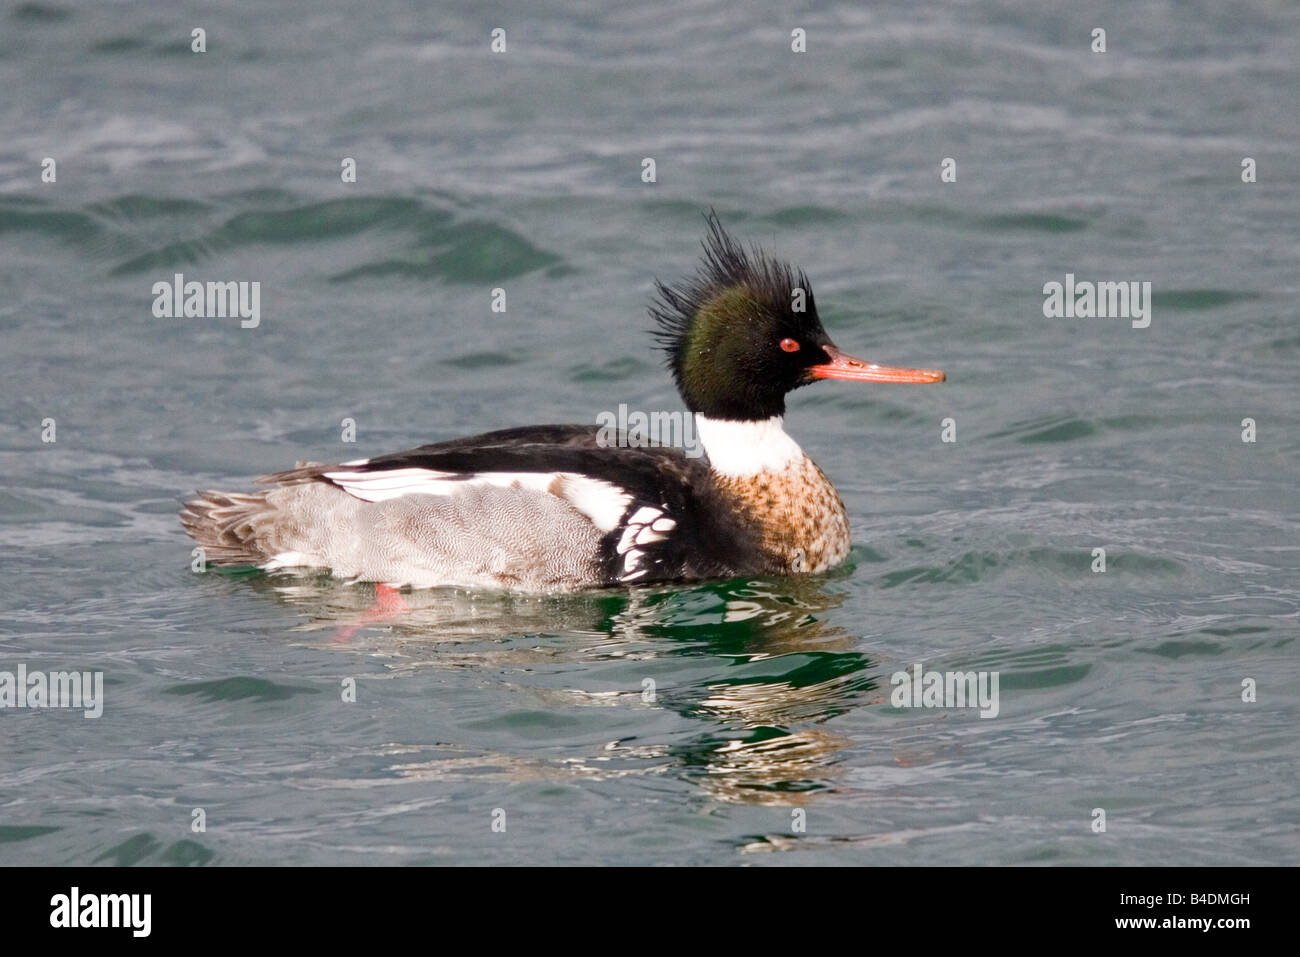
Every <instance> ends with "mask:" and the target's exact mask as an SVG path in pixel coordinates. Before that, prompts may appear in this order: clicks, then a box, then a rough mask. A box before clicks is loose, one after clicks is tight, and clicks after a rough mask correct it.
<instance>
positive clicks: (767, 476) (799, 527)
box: [715, 455, 851, 572]
mask: <svg viewBox="0 0 1300 957" xmlns="http://www.w3.org/2000/svg"><path fill="white" fill-rule="evenodd" d="M715 476H716V479H717V482H718V486H719V489H720V491H722V492H723V494H724V495H725V496H726V497H727V498H729V499H730V500H731V501H732V502H733V503H734V506H735V507H736V508H737V509H738V510H740V511H741V512H742V513H743V514H745V515H746V516H748V517H749V519H750V520H751V521H752V522H753V525H754V528H755V530H756V537H757V539H758V544H759V545H760V547H761V548H762V549H763V551H765V552H767V553H768V554H769V556H770V558H771V560H772V562H773V564H774V565H776V566H777V567H775V568H774V569H773V571H778V572H820V571H825V570H826V569H828V568H831V567H833V566H835V565H838V564H839V563H840V562H842V561H843V560H844V556H846V555H847V554H848V553H849V543H850V538H851V533H850V531H849V517H848V514H847V513H846V512H845V511H844V502H843V501H842V500H841V499H840V494H839V492H837V491H835V486H834V485H832V484H831V482H830V479H828V478H827V477H826V474H825V473H824V472H823V471H822V470H821V469H820V468H818V467H817V463H816V462H814V461H813V460H812V459H810V458H809V457H808V456H806V455H805V456H803V458H802V459H801V460H799V461H797V462H794V463H792V464H791V465H789V466H787V467H786V468H785V469H783V470H781V471H766V472H760V473H758V474H757V475H753V476H746V477H744V478H736V477H729V476H721V475H716V473H715Z"/></svg>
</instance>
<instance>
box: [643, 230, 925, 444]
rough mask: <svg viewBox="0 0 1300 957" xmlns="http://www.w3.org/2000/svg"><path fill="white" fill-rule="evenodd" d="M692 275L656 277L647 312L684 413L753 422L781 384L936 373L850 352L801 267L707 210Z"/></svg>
mask: <svg viewBox="0 0 1300 957" xmlns="http://www.w3.org/2000/svg"><path fill="white" fill-rule="evenodd" d="M708 224H709V234H708V236H706V237H705V239H704V243H703V245H704V258H703V261H702V262H701V263H700V267H699V269H698V271H697V272H696V274H695V275H694V276H692V277H690V278H689V279H686V280H683V281H682V282H680V283H678V284H676V285H672V286H668V285H664V284H663V283H661V282H656V283H655V285H656V288H657V289H658V296H657V298H656V299H655V302H654V304H653V305H651V307H650V315H651V316H652V317H653V318H654V319H655V321H656V323H657V324H658V329H657V330H656V332H655V336H656V337H657V338H658V339H659V340H660V342H661V343H662V344H663V346H664V349H665V351H666V352H667V353H668V365H669V367H670V368H671V369H672V372H673V378H674V379H676V381H677V389H678V391H679V392H680V393H681V395H682V398H683V399H684V400H685V402H686V405H687V407H688V408H689V409H690V410H691V411H692V412H698V413H700V414H701V415H704V416H707V417H708V418H710V419H728V420H735V421H758V420H762V419H769V418H772V417H773V416H778V415H783V414H784V413H785V396H786V393H788V392H790V391H792V390H794V389H797V388H799V387H800V386H804V385H809V384H810V383H812V382H816V381H817V380H818V379H848V380H850V381H855V382H942V381H943V380H944V374H943V373H942V372H939V371H936V370H933V369H902V368H895V367H890V366H882V365H877V364H875V363H872V362H866V361H864V360H862V359H855V358H854V357H853V356H850V355H846V354H845V353H843V352H841V351H840V350H839V349H838V348H836V346H835V344H834V343H833V342H831V338H830V336H828V335H827V334H826V330H825V329H823V328H822V322H821V319H820V318H818V316H817V303H816V300H815V299H814V298H813V292H812V287H811V286H810V285H809V283H808V277H807V276H806V275H805V274H804V273H803V271H802V270H798V271H796V270H794V269H791V268H790V266H788V265H786V264H785V263H783V262H779V261H777V260H775V259H771V258H770V257H768V256H766V255H765V254H764V253H763V252H762V250H760V249H757V248H754V249H752V250H749V251H747V250H746V249H745V248H744V247H742V246H741V245H740V244H739V243H737V242H736V241H735V240H734V239H732V238H731V236H730V235H728V233H727V231H726V230H725V229H723V228H722V224H721V223H720V222H718V217H717V214H716V213H713V212H710V213H709V216H708Z"/></svg>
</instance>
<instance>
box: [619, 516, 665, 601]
mask: <svg viewBox="0 0 1300 957" xmlns="http://www.w3.org/2000/svg"><path fill="white" fill-rule="evenodd" d="M676 527H677V522H676V521H674V520H673V519H671V518H668V517H666V516H665V515H664V513H663V511H662V510H660V509H657V508H653V507H651V506H649V505H643V506H642V507H641V508H639V509H637V510H636V513H635V514H633V515H632V517H631V518H629V519H628V520H627V522H626V524H625V525H624V528H623V535H622V537H621V538H619V540H618V545H617V547H616V548H615V550H616V551H617V552H618V554H620V555H622V556H623V574H622V575H620V576H619V581H625V582H627V581H633V580H634V579H637V578H640V577H641V576H642V575H644V574H645V573H646V572H648V571H649V570H650V569H649V568H642V567H641V560H642V559H643V558H645V552H644V551H643V550H642V549H640V548H637V547H636V546H638V545H649V544H650V543H651V542H657V541H660V540H662V539H664V538H667V537H668V533H669V532H671V531H672V530H673V529H674V528H676Z"/></svg>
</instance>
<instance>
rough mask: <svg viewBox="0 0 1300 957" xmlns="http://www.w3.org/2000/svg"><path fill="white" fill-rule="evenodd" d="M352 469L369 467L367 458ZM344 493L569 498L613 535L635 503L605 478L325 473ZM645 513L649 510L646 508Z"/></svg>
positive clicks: (374, 497)
mask: <svg viewBox="0 0 1300 957" xmlns="http://www.w3.org/2000/svg"><path fill="white" fill-rule="evenodd" d="M345 464H348V465H351V464H357V465H362V464H365V463H364V460H362V461H359V462H356V463H350V462H349V463H345ZM323 474H324V476H325V478H327V479H329V480H330V481H331V482H333V483H334V484H335V485H337V486H338V487H339V488H341V489H342V490H343V491H345V492H347V493H348V494H349V495H351V496H352V497H353V498H359V499H361V500H362V501H363V502H386V501H389V500H390V499H395V498H401V497H402V496H403V495H446V496H451V495H455V494H456V493H457V492H461V491H464V490H465V489H466V488H470V487H473V486H483V485H491V486H495V487H497V488H512V487H514V488H523V489H529V490H530V491H533V492H537V493H538V494H541V495H555V496H557V497H559V498H562V499H564V500H565V501H566V502H568V503H569V504H570V505H572V506H573V507H574V508H576V509H577V510H578V511H579V512H581V513H582V514H583V515H586V516H587V517H588V518H589V519H591V523H592V524H593V525H595V526H596V527H597V528H598V529H600V530H601V531H602V532H611V531H613V530H614V529H615V528H616V527H617V526H618V521H619V519H620V518H622V517H623V513H624V512H625V511H627V507H628V504H629V503H630V502H631V501H632V496H630V495H629V494H628V493H627V492H626V491H624V490H623V489H621V488H619V487H618V486H617V485H613V484H611V483H609V482H605V481H602V480H601V479H596V478H591V477H590V476H587V475H580V474H578V473H577V472H477V473H474V474H472V475H465V474H463V473H460V472H439V471H435V470H434V469H421V468H407V469H387V470H385V471H379V472H350V471H345V470H343V469H339V470H338V471H335V472H325V473H323ZM643 511H644V510H643Z"/></svg>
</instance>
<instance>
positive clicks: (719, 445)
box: [695, 412, 803, 478]
mask: <svg viewBox="0 0 1300 957" xmlns="http://www.w3.org/2000/svg"><path fill="white" fill-rule="evenodd" d="M695 434H696V435H698V436H699V438H700V444H702V445H703V446H704V452H705V454H707V455H708V457H709V465H710V466H712V468H713V471H715V472H717V473H718V474H720V475H726V476H728V477H730V478H743V477H745V476H749V475H757V474H758V473H759V472H780V471H782V470H784V469H785V468H787V467H789V466H790V465H792V464H794V463H795V462H798V461H800V460H801V459H802V458H803V449H801V448H799V443H798V442H796V441H795V440H794V439H792V438H790V436H788V435H786V433H785V428H784V425H783V423H782V420H781V416H779V415H774V416H772V418H770V419H763V420H761V421H757V422H736V421H732V420H730V419H710V418H709V417H708V416H704V415H700V414H699V413H698V412H697V413H695Z"/></svg>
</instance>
